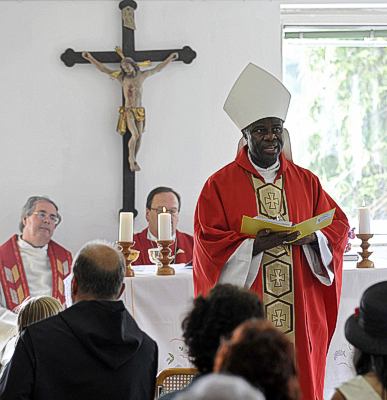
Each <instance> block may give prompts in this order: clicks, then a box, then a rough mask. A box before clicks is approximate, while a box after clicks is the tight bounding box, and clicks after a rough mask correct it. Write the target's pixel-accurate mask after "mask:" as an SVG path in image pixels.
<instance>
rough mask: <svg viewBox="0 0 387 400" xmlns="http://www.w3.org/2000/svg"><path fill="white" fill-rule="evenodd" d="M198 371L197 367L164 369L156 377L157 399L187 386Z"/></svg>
mask: <svg viewBox="0 0 387 400" xmlns="http://www.w3.org/2000/svg"><path fill="white" fill-rule="evenodd" d="M197 373H198V370H197V369H196V368H167V369H164V370H163V371H161V372H160V373H159V374H158V375H157V378H156V399H158V398H159V397H160V396H161V395H163V394H166V393H169V392H174V391H175V390H180V389H183V388H185V387H186V386H188V385H189V384H190V383H191V381H192V379H193V377H194V376H195V375H196V374H197Z"/></svg>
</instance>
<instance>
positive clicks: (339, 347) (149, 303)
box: [122, 262, 387, 400]
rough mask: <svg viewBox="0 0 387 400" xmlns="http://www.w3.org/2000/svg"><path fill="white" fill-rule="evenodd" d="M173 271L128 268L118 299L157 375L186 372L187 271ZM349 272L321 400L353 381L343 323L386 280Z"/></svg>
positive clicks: (382, 274)
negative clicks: (155, 349) (148, 348)
mask: <svg viewBox="0 0 387 400" xmlns="http://www.w3.org/2000/svg"><path fill="white" fill-rule="evenodd" d="M376 265H378V263H376ZM379 265H381V263H379ZM386 265H387V264H386ZM174 267H175V270H176V275H174V276H156V275H155V267H154V266H136V267H134V269H135V271H136V277H135V278H125V285H126V288H125V291H124V293H123V295H122V300H123V301H124V303H125V305H126V307H127V308H128V310H129V312H130V313H131V314H132V315H133V317H134V318H135V320H136V321H137V323H138V325H139V326H140V328H141V329H143V330H144V331H145V332H147V333H148V334H149V336H151V337H152V338H153V339H154V340H156V342H157V344H158V346H159V371H161V370H162V369H164V368H169V367H181V366H182V367H188V366H190V364H189V360H188V356H187V349H186V347H185V345H184V342H183V340H182V331H181V322H182V320H183V318H184V316H185V314H186V313H187V311H188V310H189V309H190V308H191V307H192V299H193V282H192V269H187V268H185V267H184V266H183V265H175V266H174ZM355 267H356V263H355V262H345V263H344V271H343V288H342V295H341V303H340V309H339V317H338V321H337V327H336V331H335V334H334V336H333V339H332V342H331V346H330V349H329V352H328V356H327V368H326V377H325V393H324V394H325V396H324V397H325V399H326V400H330V399H331V397H332V394H333V392H334V389H335V388H336V387H337V386H339V385H340V384H341V383H342V382H344V381H346V380H347V379H349V378H351V377H352V376H353V375H354V371H353V368H352V355H353V349H352V347H351V346H350V345H349V343H348V342H347V341H346V340H345V337H344V324H345V321H346V319H347V318H348V317H349V315H351V314H352V313H353V312H354V309H355V307H358V306H359V301H360V297H361V295H362V293H363V292H364V290H365V289H366V288H367V287H368V286H370V285H372V284H373V283H376V282H379V281H382V280H387V268H374V269H356V268H355Z"/></svg>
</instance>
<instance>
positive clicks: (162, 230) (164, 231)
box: [157, 207, 172, 240]
mask: <svg viewBox="0 0 387 400" xmlns="http://www.w3.org/2000/svg"><path fill="white" fill-rule="evenodd" d="M163 211H166V210H165V207H164V208H163ZM157 222H158V239H159V240H172V224H171V214H170V213H167V212H162V213H160V214H159V215H158V220H157Z"/></svg>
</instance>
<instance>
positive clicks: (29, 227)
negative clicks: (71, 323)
mask: <svg viewBox="0 0 387 400" xmlns="http://www.w3.org/2000/svg"><path fill="white" fill-rule="evenodd" d="M61 219H62V218H61V216H60V214H59V210H58V206H57V205H56V204H55V203H54V202H53V201H52V200H51V199H49V198H48V197H45V196H31V197H30V198H28V200H27V202H26V203H25V205H24V206H23V209H22V213H21V219H20V223H19V229H20V232H21V234H20V235H17V234H15V235H13V236H12V237H11V238H10V239H9V240H7V241H6V242H5V243H4V244H2V245H1V246H0V283H1V286H0V332H1V333H0V348H2V347H3V346H4V344H5V343H6V342H7V340H8V339H9V338H10V337H11V336H12V335H13V334H14V333H16V322H17V314H16V313H15V312H14V310H15V308H16V307H17V306H19V305H20V304H21V303H22V302H23V301H24V300H25V299H26V298H28V297H29V296H41V295H52V296H53V297H55V298H56V299H58V300H59V301H60V302H61V303H62V304H64V303H65V294H64V285H63V280H64V279H65V278H66V277H67V275H68V274H69V273H70V269H71V262H72V258H71V253H70V252H69V251H68V250H66V249H65V248H64V247H62V246H61V245H59V244H58V243H56V242H54V241H53V240H52V236H53V234H54V232H55V230H56V228H57V227H58V225H59V224H60V222H61Z"/></svg>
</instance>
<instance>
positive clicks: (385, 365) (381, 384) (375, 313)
mask: <svg viewBox="0 0 387 400" xmlns="http://www.w3.org/2000/svg"><path fill="white" fill-rule="evenodd" d="M386 299H387V281H384V282H379V283H376V284H375V285H372V286H370V287H369V288H368V289H367V290H366V291H365V292H364V293H363V296H362V298H361V300H360V307H359V308H357V309H356V310H355V313H354V314H353V315H351V316H350V317H349V318H348V320H347V322H346V324H345V337H346V338H347V340H348V342H349V343H351V344H352V345H353V346H354V348H355V353H354V360H353V362H354V367H355V370H356V373H357V376H356V377H355V378H353V379H351V380H349V381H348V382H345V383H344V384H343V385H341V386H340V387H339V388H338V389H337V390H336V392H335V394H334V395H333V397H332V400H364V399H367V400H385V399H387V308H386Z"/></svg>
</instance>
